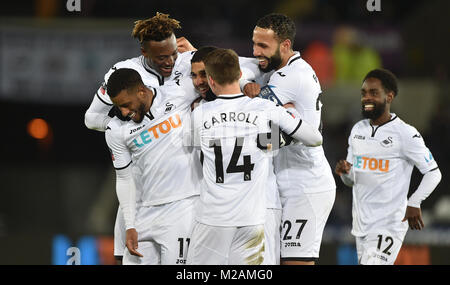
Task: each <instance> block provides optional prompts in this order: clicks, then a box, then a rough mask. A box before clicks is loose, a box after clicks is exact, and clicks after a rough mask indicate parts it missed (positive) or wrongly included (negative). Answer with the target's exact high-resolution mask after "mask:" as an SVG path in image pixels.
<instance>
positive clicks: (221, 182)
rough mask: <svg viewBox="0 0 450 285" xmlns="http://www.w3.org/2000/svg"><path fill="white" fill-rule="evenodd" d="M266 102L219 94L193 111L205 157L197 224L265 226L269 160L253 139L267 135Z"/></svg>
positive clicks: (196, 129) (242, 96)
mask: <svg viewBox="0 0 450 285" xmlns="http://www.w3.org/2000/svg"><path fill="white" fill-rule="evenodd" d="M268 103H270V104H273V103H271V102H268V101H266V100H262V99H259V98H255V99H253V100H252V99H250V98H248V97H246V96H244V95H221V96H219V97H218V98H217V99H216V100H215V101H212V102H208V103H205V104H203V105H201V106H199V107H198V108H197V109H195V110H194V113H193V118H194V124H195V133H196V136H198V142H199V143H200V146H201V150H202V152H203V155H204V161H203V177H204V180H203V181H202V187H201V194H200V206H199V208H198V212H197V220H198V221H199V222H201V223H204V224H208V225H213V226H248V225H256V224H262V223H264V216H265V207H266V206H265V199H266V198H265V195H266V184H267V177H268V171H269V162H270V161H269V156H268V155H267V154H265V153H264V152H263V151H262V150H261V149H259V148H258V147H257V136H258V134H259V133H267V132H269V130H270V128H269V125H268V118H269V116H268V113H270V112H268V109H267V107H266V106H267V104H268ZM273 105H274V104H273Z"/></svg>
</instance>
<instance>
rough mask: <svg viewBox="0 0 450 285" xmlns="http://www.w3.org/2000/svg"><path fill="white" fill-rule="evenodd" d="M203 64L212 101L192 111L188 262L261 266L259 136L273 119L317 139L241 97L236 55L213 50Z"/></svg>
mask: <svg viewBox="0 0 450 285" xmlns="http://www.w3.org/2000/svg"><path fill="white" fill-rule="evenodd" d="M204 63H205V69H206V76H207V80H208V83H209V86H210V87H211V90H212V91H213V93H214V94H215V95H216V96H217V99H216V100H214V101H211V102H207V103H204V104H201V105H200V106H198V107H197V108H196V109H195V110H194V111H193V114H192V118H193V120H194V138H197V139H196V140H194V141H195V142H198V143H199V144H200V147H201V150H202V152H203V154H204V162H203V180H202V183H201V190H200V201H199V204H198V207H197V208H196V223H195V226H194V229H193V233H192V237H191V245H190V247H189V251H188V259H187V264H192V265H195V264H220V265H227V264H252V265H258V264H262V262H263V259H264V247H265V245H264V226H263V225H264V220H265V216H266V214H265V212H266V206H265V200H266V184H267V179H268V173H269V169H270V168H269V164H270V162H271V161H270V159H269V156H267V155H266V154H265V153H264V152H263V151H262V150H261V149H260V148H258V144H257V138H258V134H260V133H267V132H268V130H270V128H269V120H271V121H272V123H273V124H276V125H278V126H280V127H281V129H282V130H284V131H285V132H287V133H288V134H290V136H292V137H293V138H294V139H295V140H298V141H300V142H302V143H304V144H306V145H311V146H313V145H314V146H317V145H320V144H321V143H322V136H321V134H320V132H319V131H318V130H317V129H315V128H313V127H312V126H310V125H309V124H308V123H306V122H304V121H302V120H301V119H300V118H299V117H295V118H294V116H292V115H291V114H290V113H289V112H288V111H286V109H284V108H282V107H281V106H277V105H276V104H274V103H273V102H270V101H268V100H263V99H259V98H256V99H251V98H249V97H247V96H245V95H244V94H242V93H241V90H240V86H239V78H240V77H241V71H240V67H239V59H238V56H237V54H236V53H235V52H234V51H232V50H227V49H216V50H214V51H212V52H210V53H209V54H208V55H207V57H206V58H205V60H204Z"/></svg>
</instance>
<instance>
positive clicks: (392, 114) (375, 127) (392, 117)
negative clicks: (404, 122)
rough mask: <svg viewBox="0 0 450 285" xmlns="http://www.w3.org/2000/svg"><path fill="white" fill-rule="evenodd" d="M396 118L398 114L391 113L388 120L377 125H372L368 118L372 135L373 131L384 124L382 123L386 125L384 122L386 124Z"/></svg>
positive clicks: (373, 134)
mask: <svg viewBox="0 0 450 285" xmlns="http://www.w3.org/2000/svg"><path fill="white" fill-rule="evenodd" d="M397 118H398V116H397V115H396V114H394V113H391V119H390V120H389V121H387V122H384V123H382V124H381V125H379V126H374V125H372V124H371V123H370V120H368V122H369V125H370V126H371V127H372V137H374V136H375V133H376V132H377V130H378V129H379V128H380V127H381V126H384V125H386V124H388V123H390V122H392V121H394V120H395V119H397Z"/></svg>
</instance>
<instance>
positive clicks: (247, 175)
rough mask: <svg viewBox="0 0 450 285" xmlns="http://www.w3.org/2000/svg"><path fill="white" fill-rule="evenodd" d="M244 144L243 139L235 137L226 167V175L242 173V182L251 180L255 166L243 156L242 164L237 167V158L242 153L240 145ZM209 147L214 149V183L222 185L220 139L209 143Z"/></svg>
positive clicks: (249, 158) (248, 158) (248, 157)
mask: <svg viewBox="0 0 450 285" xmlns="http://www.w3.org/2000/svg"><path fill="white" fill-rule="evenodd" d="M243 144H244V138H243V137H237V138H236V142H235V144H234V149H233V154H232V155H231V159H230V163H229V164H228V167H227V173H240V172H243V173H244V181H250V180H252V175H251V173H252V170H253V168H254V166H255V164H254V163H252V161H251V156H250V155H244V156H243V160H244V164H241V165H237V163H238V161H239V157H240V156H241V152H242V145H243ZM209 147H213V148H214V155H215V159H214V163H215V166H216V183H224V182H225V181H224V173H223V156H222V146H221V144H220V139H215V140H211V141H209Z"/></svg>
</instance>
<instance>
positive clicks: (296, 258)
mask: <svg viewBox="0 0 450 285" xmlns="http://www.w3.org/2000/svg"><path fill="white" fill-rule="evenodd" d="M280 261H314V262H317V261H319V258H318V257H282V258H280Z"/></svg>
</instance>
